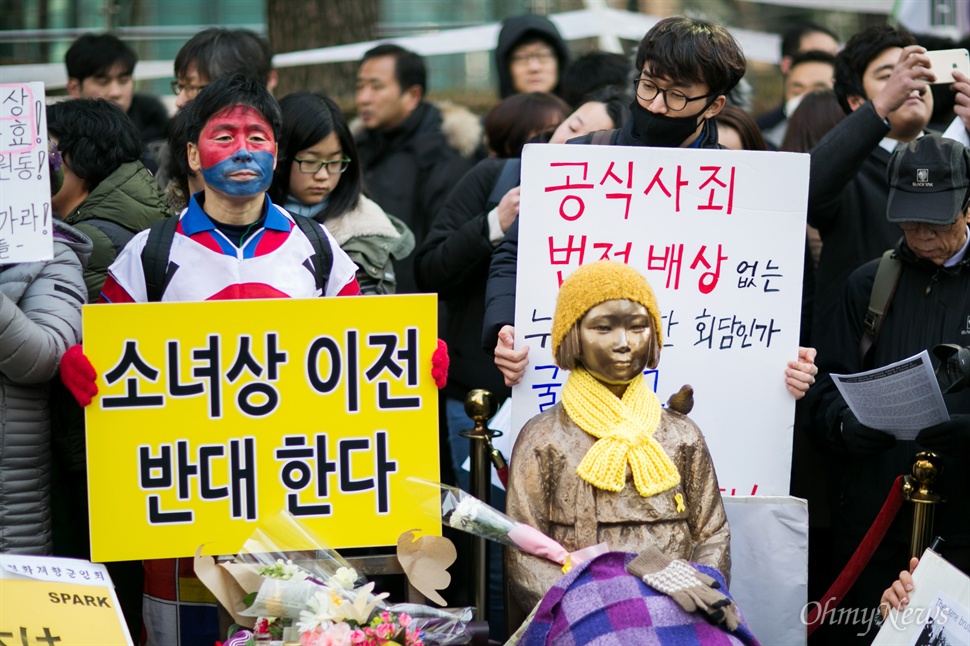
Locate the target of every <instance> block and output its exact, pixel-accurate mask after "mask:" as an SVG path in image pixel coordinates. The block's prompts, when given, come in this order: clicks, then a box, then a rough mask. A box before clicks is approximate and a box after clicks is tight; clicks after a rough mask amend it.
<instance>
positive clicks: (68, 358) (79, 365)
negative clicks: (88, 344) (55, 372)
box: [61, 345, 98, 406]
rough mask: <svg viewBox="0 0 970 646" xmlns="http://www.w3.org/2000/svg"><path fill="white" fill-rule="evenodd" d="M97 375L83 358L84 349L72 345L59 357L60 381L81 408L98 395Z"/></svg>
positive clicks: (86, 359) (84, 357)
mask: <svg viewBox="0 0 970 646" xmlns="http://www.w3.org/2000/svg"><path fill="white" fill-rule="evenodd" d="M97 379H98V373H97V371H96V370H95V369H94V366H92V365H91V362H90V361H88V358H87V357H86V356H84V347H83V346H81V345H72V346H71V347H70V348H68V349H67V352H65V353H64V356H62V357H61V381H63V382H64V385H65V386H67V389H68V390H69V391H71V394H72V395H74V399H76V400H77V403H79V404H80V405H81V406H87V405H88V404H90V403H91V399H92V398H93V397H94V396H95V395H97V394H98V384H97Z"/></svg>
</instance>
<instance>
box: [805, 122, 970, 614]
mask: <svg viewBox="0 0 970 646" xmlns="http://www.w3.org/2000/svg"><path fill="white" fill-rule="evenodd" d="M887 176H888V181H889V186H890V193H889V203H888V207H887V218H888V220H889V221H890V222H893V223H896V224H898V225H899V227H900V229H901V230H902V234H903V237H902V239H901V240H900V241H899V243H898V244H897V246H896V248H895V250H894V251H893V252H892V253H891V254H890V255H889V256H888V257H887V259H886V260H884V261H880V260H875V261H872V262H870V263H868V264H866V265H863V266H862V267H860V268H859V269H857V270H856V271H855V272H854V273H853V274H852V275H851V277H850V278H849V281H848V283H847V285H846V289H845V291H844V293H843V297H842V303H841V305H840V308H839V311H838V314H837V316H836V318H835V319H834V320H833V323H832V327H831V328H830V329H829V332H828V334H830V335H831V338H832V343H833V348H834V349H837V351H836V352H834V353H833V354H831V355H827V356H824V357H823V356H821V355H820V356H819V358H820V359H821V361H820V379H819V381H818V383H817V384H816V386H815V387H814V388H813V389H811V390H810V391H809V392H808V395H807V397H806V403H807V404H808V408H809V415H810V424H811V429H810V432H811V433H812V434H813V435H814V436H815V437H816V438H817V439H818V441H819V442H820V443H821V444H822V445H824V447H825V448H826V449H827V450H828V451H829V452H830V453H831V454H833V455H834V456H835V458H836V462H835V463H834V466H835V467H836V470H837V473H838V476H837V480H836V481H835V483H834V484H833V485H832V486H831V487H830V489H831V490H832V491H833V492H834V494H835V496H837V500H836V501H835V502H834V504H833V510H834V513H835V519H836V523H835V525H836V528H837V529H836V538H835V541H836V545H835V548H836V549H835V551H834V556H835V564H836V565H837V567H842V565H844V564H845V563H846V561H847V560H848V558H849V556H850V555H851V554H852V552H853V550H854V549H855V548H856V546H858V544H859V543H860V541H861V540H862V538H863V536H864V535H865V533H866V531H867V530H868V529H869V527H870V525H871V524H872V522H873V520H874V519H875V518H876V515H877V514H878V512H879V509H880V507H881V505H882V504H883V501H884V500H885V499H886V496H887V495H888V493H889V491H890V488H891V486H892V483H893V481H894V479H895V478H896V476H898V475H900V474H904V473H908V472H909V468H910V460H911V458H912V456H913V455H914V454H915V453H917V452H918V451H923V450H930V451H934V452H935V453H937V454H938V455H939V456H940V457H941V458H942V460H943V463H944V468H943V472H942V474H941V476H940V478H939V480H938V481H937V483H936V490H937V491H938V492H939V493H941V494H942V495H943V496H944V498H945V499H946V502H944V503H943V504H941V505H938V506H937V509H936V518H935V526H934V530H933V531H934V533H935V534H939V535H941V536H943V538H944V539H946V548H945V549H944V550H943V551H944V556H945V557H946V558H947V559H949V560H950V561H951V562H952V563H953V564H954V565H956V566H957V567H959V568H960V569H962V570H963V571H965V572H967V571H970V469H967V468H966V467H967V460H968V457H970V388H966V387H965V383H966V379H965V378H964V379H962V380H961V379H960V378H959V375H952V374H951V375H948V376H947V377H945V378H944V377H943V373H944V372H945V371H944V370H942V369H939V368H938V369H937V375H938V376H940V382H941V386H942V387H943V399H944V402H945V404H946V409H947V412H948V414H949V417H950V419H949V420H948V421H945V422H942V423H940V424H936V425H933V426H930V427H929V428H922V429H910V430H911V432H918V434H917V435H915V440H897V439H896V437H894V436H893V435H890V434H889V433H886V432H883V431H881V430H878V429H874V428H870V427H869V426H866V425H865V424H863V423H862V422H860V421H859V420H858V419H857V418H856V416H855V415H854V414H853V413H852V411H850V410H849V408H848V405H847V404H846V402H845V400H844V399H843V397H842V396H841V395H840V394H839V393H838V391H837V389H836V387H835V385H834V383H833V380H832V377H831V376H830V375H831V373H836V374H838V373H842V374H852V373H858V372H861V371H863V370H866V369H869V368H879V367H883V366H886V365H889V364H891V363H893V362H896V361H899V360H901V359H905V358H907V357H911V356H913V355H916V354H919V353H921V352H923V351H924V350H929V351H931V354H932V355H934V356H933V362H934V365H936V364H937V363H938V362H939V361H940V358H941V355H942V356H943V357H945V356H946V354H947V353H949V354H953V356H954V358H958V357H960V356H963V355H964V354H966V352H967V350H966V349H962V350H961V349H960V346H968V345H970V227H968V224H970V149H967V148H965V147H964V146H963V145H962V144H959V143H957V142H955V141H952V140H949V139H943V138H941V137H937V136H935V135H927V136H925V137H922V138H921V139H918V140H915V141H912V142H910V143H909V144H907V145H906V146H905V147H904V148H899V149H897V150H896V152H894V153H893V156H892V158H891V159H890V163H889V166H888V169H887ZM880 262H882V264H883V266H884V269H881V270H880V269H879V267H880ZM887 267H888V269H887ZM874 286H875V289H874ZM880 291H881V292H883V293H884V294H889V296H888V299H889V302H888V306H885V307H881V305H883V303H880V302H879V301H880V300H882V301H885V300H886V297H885V296H884V297H883V298H882V299H880V298H879V297H878V294H879V293H880ZM873 308H875V309H876V310H878V309H882V310H883V311H884V312H885V314H884V315H883V316H882V317H881V319H880V320H878V322H876V323H875V324H873V321H876V320H877V318H878V317H873V316H872V311H871V310H872V309H873ZM867 323H868V325H867ZM867 327H868V331H867ZM873 332H875V334H873ZM938 344H952V345H951V346H950V347H949V349H948V351H947V352H941V351H939V350H938V351H937V352H932V350H933V349H934V347H935V346H937V345H938ZM954 353H955V354H954ZM945 363H948V364H949V363H953V364H954V367H955V368H956V370H957V371H958V372H959V364H958V362H945ZM910 525H911V515H910V513H909V510H908V508H904V509H903V510H902V511H901V512H900V513H899V514H898V515H897V517H896V520H895V522H894V523H893V525H892V527H891V528H890V529H889V532H888V533H887V535H886V537H885V538H884V539H883V542H882V544H881V545H880V547H879V549H878V550H877V551H876V553H875V555H874V556H873V559H872V560H871V561H870V564H869V566H868V567H867V568H866V569H865V570H864V571H863V573H862V575H861V576H860V578H859V581H858V583H857V584H856V585H855V587H854V589H853V591H851V592H850V595H849V596H847V597H846V599H845V601H844V602H843V603H842V604H841V607H843V608H854V607H860V608H873V607H875V605H876V604H877V603H878V600H879V596H880V593H881V592H882V590H883V588H884V587H885V585H886V581H891V580H892V579H893V578H894V577H895V575H896V573H898V572H899V571H900V570H902V569H904V568H905V567H906V566H907V564H908V562H909V561H908V548H909V540H910Z"/></svg>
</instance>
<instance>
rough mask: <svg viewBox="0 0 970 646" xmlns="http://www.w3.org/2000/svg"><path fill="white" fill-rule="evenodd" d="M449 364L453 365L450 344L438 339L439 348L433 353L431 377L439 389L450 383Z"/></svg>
mask: <svg viewBox="0 0 970 646" xmlns="http://www.w3.org/2000/svg"><path fill="white" fill-rule="evenodd" d="M449 365H451V359H449V358H448V344H447V343H445V342H444V341H443V340H442V339H438V348H437V349H436V350H435V351H434V354H432V355H431V377H432V378H433V379H434V385H435V386H437V387H438V390H441V389H442V388H444V387H445V386H447V385H448V366H449Z"/></svg>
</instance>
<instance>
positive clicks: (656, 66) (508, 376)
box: [482, 16, 746, 386]
mask: <svg viewBox="0 0 970 646" xmlns="http://www.w3.org/2000/svg"><path fill="white" fill-rule="evenodd" d="M745 66H746V63H745V59H744V54H743V53H742V51H741V47H740V45H738V43H737V41H736V40H735V39H734V37H733V36H731V34H730V33H728V31H727V30H726V29H724V28H723V27H721V26H720V25H717V24H714V23H711V22H707V21H704V20H697V19H694V18H686V17H683V16H675V17H672V18H665V19H664V20H661V21H660V22H658V23H657V24H656V25H654V26H653V28H652V29H651V30H650V31H648V32H647V34H646V35H645V36H644V37H643V40H641V41H640V47H639V49H638V50H637V56H636V70H637V77H636V79H635V80H634V82H633V83H634V87H635V89H636V98H635V99H634V100H633V102H632V103H631V104H630V112H631V118H630V119H628V120H627V121H626V123H625V124H624V125H623V127H622V128H619V129H616V130H613V131H611V132H610V131H607V133H606V136H605V140H606V141H608V142H609V143H610V144H611V145H619V146H657V147H665V148H677V147H680V148H722V146H721V145H720V144H718V141H717V124H716V122H715V121H714V117H715V116H716V115H717V114H718V113H719V112H720V111H721V109H722V108H723V107H724V104H725V102H726V101H727V94H728V92H730V91H731V90H732V89H733V88H734V86H735V85H737V84H738V82H739V81H740V80H741V77H742V76H744V70H745ZM603 134H604V133H590V134H587V135H584V136H582V137H577V138H576V139H572V140H570V141H569V142H568V143H578V144H589V143H592V142H593V141H594V138H595V140H596V141H600V138H601V137H603ZM518 236H519V227H518V219H516V220H515V222H513V223H512V226H511V227H509V230H508V231H507V232H506V235H505V239H504V240H503V241H502V242H501V243H500V244H499V246H498V247H497V248H496V249H495V252H494V253H493V254H492V263H491V267H490V269H489V279H488V287H487V293H486V297H485V298H486V311H485V321H484V329H483V334H482V344H483V346H484V347H485V348H486V349H487V350H489V351H492V350H494V353H495V364H496V365H497V366H498V368H499V370H501V371H502V374H503V375H504V376H505V382H506V384H507V385H509V386H513V385H515V384H517V383H518V382H519V381H521V379H522V376H523V375H524V374H525V370H526V367H527V366H528V363H529V358H528V351H529V349H528V346H524V347H522V348H521V349H519V350H515V349H514V344H515V336H514V335H515V329H514V328H513V327H512V322H513V321H514V320H515V274H516V256H517V254H518V242H519V240H518Z"/></svg>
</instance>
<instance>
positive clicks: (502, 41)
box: [495, 14, 569, 99]
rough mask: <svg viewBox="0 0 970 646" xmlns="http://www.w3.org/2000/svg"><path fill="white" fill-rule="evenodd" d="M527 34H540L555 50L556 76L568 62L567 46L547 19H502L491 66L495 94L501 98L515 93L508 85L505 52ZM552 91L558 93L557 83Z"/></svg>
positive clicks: (509, 79) (507, 67) (520, 17)
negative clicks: (495, 74) (496, 82)
mask: <svg viewBox="0 0 970 646" xmlns="http://www.w3.org/2000/svg"><path fill="white" fill-rule="evenodd" d="M527 36H538V37H541V38H542V39H543V40H545V41H546V42H548V43H549V45H550V46H552V48H553V49H554V50H555V51H556V58H557V59H558V60H559V76H560V78H562V72H563V70H564V69H566V65H567V64H568V63H569V48H568V47H567V46H566V41H564V40H563V39H562V36H560V35H559V30H558V29H556V26H555V25H554V24H552V21H551V20H549V19H548V18H546V17H545V16H535V15H532V14H526V15H524V16H514V17H512V18H506V19H505V20H504V21H503V22H502V31H500V32H499V34H498V45H497V46H496V47H495V69H496V70H497V71H498V86H499V96H501V97H502V98H503V99H504V98H507V97H510V96H512V95H513V94H515V93H516V92H515V89H514V88H513V87H512V73H511V71H510V70H509V64H510V62H509V55H510V54H511V53H512V50H513V49H514V48H515V46H516V45H518V44H519V42H520V41H522V40H523V39H524V38H526V37H527ZM553 93H554V94H559V84H558V83H557V84H556V87H555V88H554V89H553Z"/></svg>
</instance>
